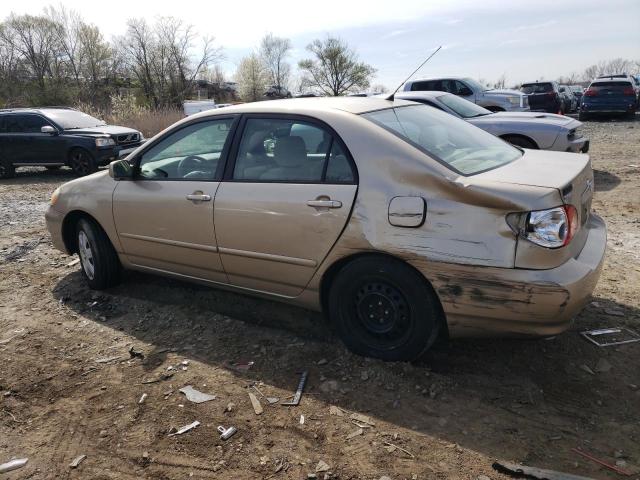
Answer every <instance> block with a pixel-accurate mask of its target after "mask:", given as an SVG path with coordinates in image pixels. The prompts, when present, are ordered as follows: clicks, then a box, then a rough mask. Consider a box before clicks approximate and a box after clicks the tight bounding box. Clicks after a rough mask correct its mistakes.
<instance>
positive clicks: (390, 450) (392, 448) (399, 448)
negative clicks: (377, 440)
mask: <svg viewBox="0 0 640 480" xmlns="http://www.w3.org/2000/svg"><path fill="white" fill-rule="evenodd" d="M384 444H385V445H387V447H388V448H387V451H388V452H389V453H391V452H394V451H395V450H396V449H398V450H400V451H401V452H403V453H406V454H407V455H409V456H410V457H411V458H415V457H414V456H413V453H411V452H410V451H409V450H405V449H404V448H402V447H399V446H398V445H395V444H393V443H391V442H384Z"/></svg>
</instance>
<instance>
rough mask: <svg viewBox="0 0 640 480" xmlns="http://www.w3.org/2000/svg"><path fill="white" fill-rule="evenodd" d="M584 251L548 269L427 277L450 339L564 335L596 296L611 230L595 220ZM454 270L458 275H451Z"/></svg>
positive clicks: (475, 270)
mask: <svg viewBox="0 0 640 480" xmlns="http://www.w3.org/2000/svg"><path fill="white" fill-rule="evenodd" d="M586 228H588V229H589V234H588V237H587V242H586V243H585V245H584V247H583V249H582V251H581V252H580V253H579V254H578V255H577V256H576V257H574V258H571V259H570V260H568V261H567V262H565V263H564V264H563V265H560V266H559V267H556V268H552V269H549V270H523V269H515V268H514V269H500V268H487V267H464V266H462V265H460V266H456V267H455V269H449V272H448V275H447V276H445V275H443V273H444V272H438V273H436V274H435V275H434V272H433V271H431V272H424V273H425V276H427V277H428V278H429V279H430V280H431V282H432V284H433V286H434V288H435V289H436V291H437V292H438V295H439V297H440V300H441V303H442V307H443V310H444V312H445V315H446V317H447V323H448V327H449V333H450V335H451V336H452V337H454V336H455V337H463V336H485V335H487V336H489V335H490V336H496V335H498V336H500V335H503V336H550V335H556V334H558V333H561V332H563V331H564V330H566V329H567V328H568V327H569V326H570V325H571V322H572V320H573V318H574V317H575V315H577V314H578V313H579V312H580V310H581V309H582V308H583V307H584V305H585V304H586V303H587V302H588V300H589V298H590V296H591V293H592V292H593V290H594V288H595V286H596V283H597V282H598V278H599V277H600V272H601V270H602V265H603V262H604V257H605V250H606V243H607V229H606V225H605V223H604V221H603V220H602V219H601V218H600V217H598V216H595V215H591V217H590V219H589V222H588V223H587V227H586ZM452 270H455V271H454V273H451V272H452Z"/></svg>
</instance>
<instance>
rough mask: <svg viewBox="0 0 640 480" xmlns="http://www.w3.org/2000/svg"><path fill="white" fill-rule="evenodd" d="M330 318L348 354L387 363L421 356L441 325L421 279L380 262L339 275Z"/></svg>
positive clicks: (353, 265)
mask: <svg viewBox="0 0 640 480" xmlns="http://www.w3.org/2000/svg"><path fill="white" fill-rule="evenodd" d="M329 315H330V317H331V320H332V321H333V322H334V323H335V326H336V329H337V331H338V334H339V335H340V337H341V338H342V341H343V342H344V343H345V345H346V346H347V347H348V348H349V349H350V350H352V351H353V352H355V353H357V354H359V355H364V356H369V357H376V358H380V359H382V360H387V361H410V360H415V359H416V358H418V357H420V356H421V355H422V354H423V353H424V352H425V351H426V350H427V349H429V347H431V346H432V345H433V343H434V342H435V340H436V338H437V336H438V333H439V331H440V327H441V325H442V318H441V313H440V308H439V304H438V300H437V298H436V294H435V292H434V291H433V289H432V288H431V286H430V285H429V284H428V283H427V281H426V279H425V278H424V277H422V275H420V274H419V273H418V272H417V271H415V270H414V269H413V268H411V267H410V266H409V265H407V264H405V263H403V262H401V261H399V260H396V259H393V258H385V257H361V258H358V259H356V260H353V261H352V262H350V263H348V264H347V265H346V266H345V267H343V268H342V270H340V272H339V273H338V275H337V277H336V279H335V281H334V282H333V284H332V286H331V289H330V291H329Z"/></svg>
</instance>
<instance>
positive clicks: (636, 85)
mask: <svg viewBox="0 0 640 480" xmlns="http://www.w3.org/2000/svg"><path fill="white" fill-rule="evenodd" d="M606 78H609V79H612V80H613V79H624V80H628V81H629V82H631V85H632V86H633V89H634V90H635V92H636V102H640V78H638V77H634V76H633V75H628V74H626V73H616V74H613V75H600V76H598V77H596V80H603V79H606ZM637 106H638V107H640V104H638V105H637Z"/></svg>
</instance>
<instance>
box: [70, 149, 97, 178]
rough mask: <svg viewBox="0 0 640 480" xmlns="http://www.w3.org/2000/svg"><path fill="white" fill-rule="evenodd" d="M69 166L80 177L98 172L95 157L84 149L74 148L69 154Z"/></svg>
mask: <svg viewBox="0 0 640 480" xmlns="http://www.w3.org/2000/svg"><path fill="white" fill-rule="evenodd" d="M69 166H70V167H71V170H73V173H75V174H76V175H78V176H80V177H82V176H84V175H89V174H90V173H94V172H97V171H98V165H97V164H96V161H95V159H94V158H93V155H91V154H90V153H89V152H88V151H87V150H85V149H83V148H74V149H73V150H71V152H69Z"/></svg>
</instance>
